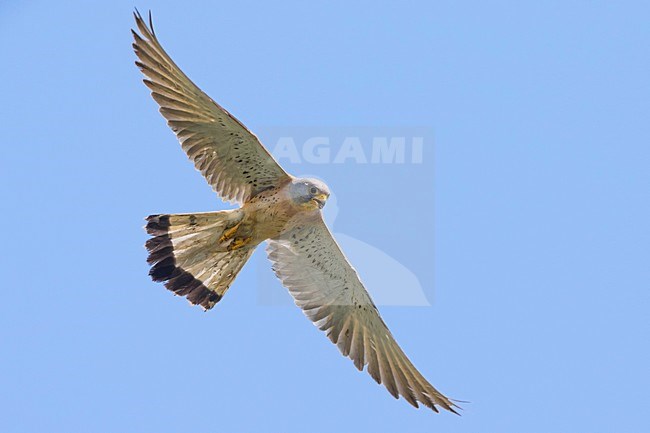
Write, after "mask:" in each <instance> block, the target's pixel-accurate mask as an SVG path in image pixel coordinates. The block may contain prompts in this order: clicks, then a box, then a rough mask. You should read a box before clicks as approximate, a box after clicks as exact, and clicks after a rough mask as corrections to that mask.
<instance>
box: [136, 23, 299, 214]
mask: <svg viewBox="0 0 650 433" xmlns="http://www.w3.org/2000/svg"><path fill="white" fill-rule="evenodd" d="M134 15H135V22H136V24H137V26H138V30H139V31H140V33H141V34H142V36H141V35H139V34H138V33H136V32H135V31H133V30H132V31H131V32H132V33H133V38H134V39H135V42H134V44H133V49H134V50H135V53H136V55H137V56H138V59H139V60H138V61H136V62H135V63H136V65H137V66H138V67H139V68H140V69H141V70H142V72H143V73H144V75H145V76H146V77H147V78H146V79H145V80H144V83H145V84H146V85H147V87H149V89H151V96H153V98H154V99H155V100H156V102H157V103H158V105H160V113H161V114H162V115H163V116H164V117H165V119H167V123H168V125H169V126H170V127H171V129H172V130H173V131H174V132H175V133H176V136H177V137H178V139H179V141H180V142H181V146H182V147H183V150H184V151H185V153H187V155H188V156H189V157H190V159H191V160H192V161H193V162H194V165H195V167H196V168H197V169H198V170H199V171H200V172H201V174H203V176H204V177H205V178H206V179H207V181H208V183H209V184H210V185H211V186H212V188H213V189H214V190H215V191H216V192H217V194H219V195H220V196H221V197H222V198H223V199H224V200H227V201H237V202H239V203H243V202H245V201H246V200H248V199H249V198H251V197H253V196H255V195H256V194H257V193H258V192H260V191H263V190H265V189H268V188H270V187H273V186H278V185H280V184H282V183H283V182H286V181H288V180H289V175H288V174H287V173H286V172H285V171H284V170H283V169H282V167H280V165H279V164H278V163H277V162H276V161H275V160H274V159H273V157H272V156H271V154H269V152H268V151H267V150H266V149H265V148H264V146H262V144H261V143H260V141H259V140H258V139H257V137H256V136H255V135H254V134H253V133H252V132H250V131H249V130H248V129H247V128H246V127H245V126H244V125H243V124H242V123H241V122H240V121H239V120H237V119H235V118H234V117H233V116H232V115H231V114H230V113H228V112H227V111H226V110H225V109H223V108H222V107H221V106H220V105H219V104H217V103H216V102H214V101H213V100H212V99H210V97H208V95H206V94H205V93H203V92H202V91H201V89H199V88H198V87H197V86H196V85H195V84H194V83H193V82H192V81H191V80H190V79H189V78H187V76H186V75H185V74H184V73H183V71H181V70H180V68H179V67H178V66H176V64H175V63H174V62H173V61H172V59H171V58H170V57H169V56H168V55H167V53H166V52H165V50H163V48H162V46H161V45H160V43H159V42H158V39H157V38H156V35H155V33H154V31H153V25H152V23H151V15H150V16H149V27H148V26H147V25H146V24H145V22H144V21H143V19H142V17H141V16H140V14H139V13H137V12H136V13H135V14H134Z"/></svg>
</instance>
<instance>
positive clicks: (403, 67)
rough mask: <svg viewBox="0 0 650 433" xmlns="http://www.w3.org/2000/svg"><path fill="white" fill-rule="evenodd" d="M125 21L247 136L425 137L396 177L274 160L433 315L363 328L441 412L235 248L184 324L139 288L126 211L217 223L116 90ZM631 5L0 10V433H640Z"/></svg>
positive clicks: (642, 379)
mask: <svg viewBox="0 0 650 433" xmlns="http://www.w3.org/2000/svg"><path fill="white" fill-rule="evenodd" d="M133 6H137V7H139V8H140V10H141V11H146V10H147V9H152V10H153V12H154V19H155V26H156V30H157V33H158V35H159V37H160V39H161V41H162V43H163V45H164V46H165V47H166V49H167V50H168V51H169V52H170V54H171V55H172V57H174V59H175V60H176V61H177V63H178V64H179V65H180V66H181V67H182V68H183V69H184V70H185V71H186V73H188V75H190V77H191V78H192V79H193V80H194V81H195V82H197V83H198V84H199V85H200V86H201V87H202V88H203V89H204V90H205V91H206V92H207V93H209V94H210V95H211V96H212V97H213V98H214V99H215V100H217V101H219V102H220V103H222V104H223V105H224V106H225V107H226V108H228V109H229V110H230V111H231V112H233V113H234V114H235V115H236V116H238V117H239V118H240V119H241V120H242V121H244V122H245V123H246V124H247V125H248V126H249V127H250V128H251V129H252V130H254V131H258V132H259V133H260V136H261V137H262V138H263V139H264V140H265V141H273V140H274V139H275V138H277V135H273V134H274V132H273V131H277V130H278V129H277V128H280V129H281V130H282V131H288V132H286V134H291V133H292V132H291V131H305V130H307V131H309V132H310V133H311V134H318V133H319V131H326V133H327V134H331V135H332V136H334V135H336V131H362V132H360V133H359V134H360V135H363V136H364V137H368V136H370V135H372V132H370V133H368V132H367V131H368V130H370V131H382V129H381V128H394V129H395V130H399V131H404V134H405V135H408V134H411V133H413V131H416V130H419V129H418V128H427V130H428V131H432V132H431V133H430V134H429V135H427V141H426V143H427V147H426V149H425V154H424V156H425V159H424V162H423V163H422V164H419V165H414V164H403V165H399V164H384V165H379V166H372V165H370V164H366V165H364V164H358V163H356V162H354V161H346V162H345V163H344V164H307V163H304V162H303V163H293V164H292V163H291V162H290V161H283V164H284V163H286V166H287V168H288V169H289V170H290V171H292V172H294V173H296V174H303V173H308V174H314V175H318V176H320V177H322V178H323V179H325V180H326V181H327V182H328V184H329V185H330V187H331V188H332V190H333V191H334V192H335V194H336V197H337V206H338V214H337V216H336V223H335V226H336V227H335V232H338V233H342V234H344V235H346V236H348V237H350V238H353V240H355V241H359V242H363V243H364V244H367V245H370V246H372V248H376V249H377V250H379V251H381V252H384V253H385V254H387V255H389V256H390V257H391V258H393V259H394V260H395V261H396V262H398V263H400V264H403V265H404V266H405V267H407V268H408V270H409V272H412V273H413V274H414V275H416V276H417V278H418V279H419V283H420V285H421V287H422V290H423V292H424V294H425V295H426V297H427V299H428V300H429V302H430V303H431V306H429V307H414V306H400V307H397V306H385V307H382V313H383V316H384V318H385V320H386V322H387V323H388V324H389V326H390V327H391V329H392V331H393V333H394V334H395V336H396V338H397V340H398V341H399V342H400V344H401V345H402V347H403V348H404V350H405V351H406V352H407V353H408V354H409V356H410V357H411V359H412V360H413V362H414V363H415V365H416V366H418V368H419V369H420V370H421V371H422V373H423V374H424V375H425V376H426V377H427V378H428V379H429V380H430V381H431V382H432V383H433V384H434V385H435V386H436V387H438V388H439V389H440V390H442V391H444V392H445V393H446V394H448V395H450V396H451V397H455V398H458V399H461V400H469V401H470V402H471V403H468V404H464V405H463V406H464V408H465V410H464V412H463V416H462V417H456V416H453V415H448V414H441V415H435V414H432V413H430V412H429V411H426V410H419V411H418V410H415V409H413V408H412V407H410V406H409V405H408V404H407V403H405V402H404V401H395V400H393V399H392V398H391V397H390V396H389V394H388V393H387V392H386V391H385V390H384V389H383V388H381V387H379V386H377V385H376V384H375V383H374V382H373V381H372V380H371V379H370V378H369V376H367V375H366V374H361V373H359V372H357V371H356V370H355V369H354V367H353V366H352V364H351V362H350V361H349V360H346V359H344V358H343V357H341V356H340V355H339V354H338V351H337V350H336V348H335V347H334V346H333V345H331V343H330V342H329V341H328V340H327V339H326V338H325V337H324V336H322V335H320V332H319V331H317V329H316V328H315V327H313V326H312V325H311V324H310V323H309V321H308V320H307V319H306V318H305V317H304V316H303V315H302V313H301V312H300V311H299V310H298V309H297V308H296V307H293V306H291V305H290V303H289V302H285V301H286V299H284V301H280V302H267V301H265V299H266V300H268V299H269V298H268V297H266V298H265V296H266V295H265V293H266V292H265V290H273V291H276V292H277V293H282V292H281V290H282V289H281V288H280V286H279V285H278V284H277V282H274V281H273V279H272V276H271V271H270V269H266V270H265V269H264V267H263V266H265V265H266V262H265V259H264V254H263V251H262V250H261V249H260V251H258V252H257V253H256V254H255V256H254V257H253V259H252V261H251V263H249V264H248V265H247V267H246V268H245V269H244V270H243V271H242V273H241V275H240V276H239V277H238V279H237V281H236V283H235V285H234V286H233V287H232V289H231V291H230V292H229V293H228V295H227V296H226V297H225V298H224V300H223V301H222V302H221V303H220V304H219V305H218V306H217V307H216V308H215V309H214V310H212V311H210V312H209V313H205V314H204V313H201V312H200V311H199V310H198V309H196V308H190V307H189V306H188V305H187V303H186V302H185V301H184V300H182V299H178V298H174V297H173V296H171V294H169V293H168V292H166V291H165V290H164V288H163V287H162V286H161V285H159V284H154V283H152V282H151V281H150V280H149V278H148V276H147V272H148V268H147V265H146V263H145V258H146V253H145V251H144V248H143V247H142V245H143V243H144V241H145V240H146V235H145V233H144V231H143V230H142V225H143V217H145V216H146V215H148V214H152V213H160V212H169V213H173V212H192V211H197V212H198V211H208V210H214V209H224V208H226V205H224V204H223V203H221V202H220V201H219V200H218V199H216V197H215V195H214V194H213V193H212V192H211V190H210V188H209V187H208V186H207V184H206V183H205V182H204V180H203V179H202V178H201V176H200V175H199V174H198V173H197V172H195V171H194V170H193V168H192V167H191V164H190V163H189V162H188V161H187V160H186V158H185V157H184V155H183V154H182V152H181V151H180V147H179V146H178V144H177V143H176V142H175V139H174V137H173V135H172V133H171V132H170V131H169V130H168V129H167V128H166V126H165V125H164V122H163V120H162V118H161V117H160V115H159V114H158V113H157V111H156V107H155V104H154V103H153V101H152V100H151V98H150V97H149V96H148V94H147V91H146V89H145V87H144V86H143V85H142V83H141V76H140V73H139V71H138V70H137V69H136V68H135V66H134V65H133V61H134V58H135V56H134V54H133V52H132V50H131V46H130V44H131V36H130V32H129V29H130V28H131V27H132V26H133V21H132V16H131V12H132V10H133ZM649 13H650V8H649V7H648V5H647V3H645V2H603V1H572V2H559V1H547V2H450V1H445V2H411V3H409V4H408V5H405V4H400V5H398V4H393V5H388V4H384V3H381V4H380V3H376V2H355V3H347V2H328V3H327V5H324V4H314V3H309V4H308V3H307V2H304V3H299V2H295V3H292V2H271V3H267V4H257V3H252V2H228V3H221V2H208V1H204V2H194V1H187V2H182V3H181V2H149V3H139V4H133V2H123V1H113V2H104V4H102V5H90V4H88V3H85V2H44V1H33V2H17V1H11V0H10V1H4V2H3V3H2V4H0V54H1V56H2V59H3V60H2V64H3V67H2V68H1V70H0V76H1V77H2V79H1V80H0V91H1V94H2V101H3V103H2V104H1V108H0V110H1V112H2V118H3V125H4V128H3V132H2V143H3V145H2V146H0V197H2V200H1V203H2V211H3V212H2V215H3V216H2V220H1V221H2V225H3V227H4V229H5V230H4V234H3V238H2V240H3V243H4V248H3V250H4V253H3V254H2V261H1V263H2V265H1V266H2V270H3V280H2V295H3V299H2V303H1V304H0V371H1V372H2V374H0V390H1V391H0V430H2V431H3V432H5V431H6V432H42V431H62V432H63V431H65V432H71V431H83V432H106V431H157V432H167V431H169V432H173V431H197V432H203V431H205V432H213V431H228V432H231V431H232V432H237V431H242V432H260V431H282V432H293V431H296V432H297V431H300V432H302V431H314V432H320V431H323V432H325V431H333V430H335V429H336V430H340V431H355V430H356V431H387V432H389V431H408V432H425V431H426V432H430V431H445V432H472V433H475V432H479V431H488V432H522V431H525V432H565V431H566V432H575V431H585V432H586V431H588V432H646V431H648V430H650V422H649V421H648V417H647V409H648V407H650V391H649V390H650V373H649V370H648V367H647V366H648V365H650V350H649V349H648V337H649V333H650V318H649V317H650V314H649V311H650V294H649V293H650V291H649V289H650V266H649V265H648V263H649V258H650V251H649V247H648V246H649V245H650V228H649V223H648V222H649V221H650V170H649V168H650V122H649V121H648V119H649V118H650V84H649V83H650V82H649V81H648V77H649V76H650V57H649V55H648V49H647V48H648V46H649V45H650V27H648V25H647V16H648V14H649ZM274 128H275V129H274ZM346 128H347V129H346ZM363 131H365V132H363ZM301 133H302V132H296V136H299V135H300V134H301ZM352 134H353V133H352ZM364 134H365V135H364ZM379 134H381V133H379ZM333 141H334V144H332V146H333V147H334V148H335V147H336V146H338V145H339V143H338V141H336V140H333ZM400 191H401V192H402V193H399V192H400ZM360 251H361V253H363V247H362V250H360ZM361 255H362V256H363V254H361ZM351 256H352V254H351ZM370 264H372V263H370ZM366 265H367V264H366ZM370 271H372V266H371V267H370ZM265 272H266V273H265ZM377 272H378V275H380V276H381V275H386V270H385V269H377ZM382 272H383V273H382ZM386 281H387V284H386V286H392V285H395V286H396V287H393V288H392V289H393V290H400V287H397V286H398V285H397V284H396V283H395V282H394V281H391V280H386ZM382 290H386V289H382ZM387 290H391V287H387ZM276 292H274V293H276ZM274 296H275V295H274ZM280 296H281V295H280ZM281 299H282V298H281Z"/></svg>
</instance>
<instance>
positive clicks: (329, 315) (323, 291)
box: [267, 212, 458, 413]
mask: <svg viewBox="0 0 650 433" xmlns="http://www.w3.org/2000/svg"><path fill="white" fill-rule="evenodd" d="M292 226H293V227H292V228H291V229H290V230H289V231H288V232H286V233H285V234H283V235H282V236H281V237H280V238H277V239H272V240H270V241H269V247H268V249H267V251H268V255H269V259H270V260H271V261H272V262H273V270H274V271H275V273H276V275H277V276H278V278H279V279H280V280H281V281H282V283H283V284H284V285H285V286H286V287H287V288H288V289H289V292H291V295H292V296H293V297H294V299H295V301H296V304H297V305H298V306H299V307H300V308H302V309H303V311H304V313H305V315H306V316H307V317H309V318H310V319H311V320H312V321H313V322H314V323H315V324H316V326H318V327H319V328H320V329H321V330H322V331H325V332H326V333H327V336H328V337H329V339H330V340H331V341H332V342H333V343H334V344H336V345H337V346H338V348H339V350H340V351H341V353H343V355H344V356H347V357H349V358H350V359H352V361H353V362H354V365H355V366H356V367H357V368H358V369H359V370H363V368H364V366H365V365H367V366H368V373H369V374H370V375H371V376H372V377H373V379H375V380H376V381H377V383H383V384H384V386H385V387H386V388H387V389H388V391H389V392H390V393H391V394H392V395H393V396H394V397H395V398H399V396H400V395H401V396H402V397H404V398H405V399H406V400H407V401H408V402H409V403H411V404H412V405H413V406H415V407H418V402H420V403H422V404H424V405H425V406H427V407H429V408H431V409H433V410H434V411H436V412H438V409H437V407H436V406H440V407H442V408H444V409H447V410H449V411H451V412H454V413H457V412H456V411H455V410H454V408H455V407H458V406H456V405H455V404H454V403H453V402H452V401H451V400H449V399H448V398H447V397H445V396H444V395H442V394H441V393H440V392H439V391H438V390H436V389H435V388H434V387H433V386H432V385H431V384H430V383H429V382H427V380H426V379H425V378H424V377H423V376H422V375H421V374H420V372H419V371H418V370H417V369H416V368H415V367H414V366H413V364H411V361H409V359H408V358H407V357H406V355H405V354H404V352H403V351H402V349H401V348H400V347H399V346H398V344H397V342H396V341H395V339H394V338H393V336H392V334H391V333H390V331H389V330H388V328H387V327H386V324H385V323H384V321H383V320H382V319H381V317H380V316H379V312H378V311H377V307H375V304H374V303H373V302H372V299H370V295H369V294H368V292H367V291H366V289H365V288H364V286H363V284H362V283H361V281H360V280H359V276H358V275H357V273H356V271H355V270H354V268H352V266H351V265H350V263H349V262H348V261H347V259H346V258H345V255H344V254H343V252H342V251H341V249H340V248H339V246H338V245H337V243H336V241H335V240H334V238H333V237H332V235H331V233H330V232H329V230H328V229H327V226H326V225H325V223H324V222H323V219H322V216H321V215H320V212H318V213H314V214H311V215H303V216H301V217H299V219H297V220H295V221H293V222H292Z"/></svg>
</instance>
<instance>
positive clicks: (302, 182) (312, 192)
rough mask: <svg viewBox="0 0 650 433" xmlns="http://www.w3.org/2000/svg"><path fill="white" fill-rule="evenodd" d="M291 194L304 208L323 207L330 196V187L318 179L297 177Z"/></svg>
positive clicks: (290, 190)
mask: <svg viewBox="0 0 650 433" xmlns="http://www.w3.org/2000/svg"><path fill="white" fill-rule="evenodd" d="M289 194H290V195H291V199H292V200H293V202H294V203H296V204H297V205H299V206H300V207H302V208H304V209H309V210H314V209H322V208H323V207H324V206H325V202H327V199H328V198H329V196H330V189H329V188H328V187H327V185H325V184H324V183H323V182H321V181H320V180H318V179H295V180H294V181H293V182H291V186H290V189H289Z"/></svg>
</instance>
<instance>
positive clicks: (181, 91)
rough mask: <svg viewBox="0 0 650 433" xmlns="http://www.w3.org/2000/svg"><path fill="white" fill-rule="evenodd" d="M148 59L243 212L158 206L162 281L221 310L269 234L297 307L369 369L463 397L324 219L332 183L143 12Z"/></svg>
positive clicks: (208, 173) (200, 151)
mask: <svg viewBox="0 0 650 433" xmlns="http://www.w3.org/2000/svg"><path fill="white" fill-rule="evenodd" d="M134 16H135V21H136V25H137V29H138V31H139V33H138V32H136V31H134V30H132V33H133V38H134V39H135V41H134V43H133V49H134V50H135V53H136V55H137V57H138V60H137V61H136V65H137V66H138V67H139V68H140V70H141V71H142V72H143V74H144V75H145V79H144V83H145V85H146V86H147V87H148V88H149V89H150V90H151V96H152V97H153V99H154V100H155V101H156V102H157V103H158V105H159V106H160V113H161V114H162V115H163V117H164V118H165V119H166V120H167V124H168V125H169V126H170V128H171V129H172V131H174V133H175V134H176V136H177V138H178V140H179V141H180V143H181V146H182V148H183V150H184V151H185V153H187V155H188V156H189V158H190V159H191V160H192V162H193V163H194V166H195V167H196V168H197V169H198V170H199V171H200V172H201V174H202V175H203V176H204V177H205V178H206V180H207V181H208V183H209V184H210V185H211V186H212V188H213V189H214V191H215V192H216V193H217V194H218V195H220V196H221V197H222V199H224V200H226V201H229V202H235V203H238V204H240V205H241V207H240V208H238V209H233V210H226V211H220V212H205V213H194V214H171V215H151V216H149V217H147V218H146V221H147V225H146V230H147V233H148V234H149V235H151V238H150V239H149V240H147V243H146V248H147V250H148V253H149V256H148V258H147V262H148V263H149V264H150V265H151V271H150V272H149V275H150V276H151V278H152V279H153V280H154V281H157V282H164V284H165V287H166V288H167V289H169V290H170V291H172V292H174V293H175V294H176V295H178V296H183V297H186V298H187V300H188V301H189V302H190V303H191V304H193V305H200V306H201V307H203V309H205V310H206V311H207V310H210V309H211V308H212V307H214V306H215V304H217V303H218V302H219V301H220V300H221V298H223V296H224V295H225V293H226V291H228V288H229V287H230V285H231V284H232V283H233V281H234V280H235V277H236V276H237V274H238V273H239V271H240V270H241V269H242V267H243V266H244V264H245V263H246V261H247V260H248V259H249V258H250V257H251V255H252V254H253V251H254V250H255V248H256V247H257V246H258V245H259V244H260V243H262V242H263V241H266V242H267V243H268V247H267V252H268V257H269V259H270V260H271V262H272V264H273V265H272V268H273V271H274V272H275V274H276V275H277V277H278V278H279V279H280V281H281V282H282V284H283V285H284V286H285V287H286V288H287V289H288V290H289V292H290V293H291V295H292V296H293V298H294V299H295V302H296V305H298V307H300V308H301V309H302V310H303V312H304V313H305V315H306V316H307V317H308V318H309V319H311V320H312V321H313V322H314V324H315V325H316V326H317V327H318V328H320V329H321V330H322V331H325V333H326V334H327V336H328V337H329V339H330V340H331V341H332V343H334V344H336V345H337V346H338V348H339V350H340V351H341V353H342V354H343V355H344V356H347V357H349V358H350V359H351V360H352V361H353V363H354V365H355V366H356V368H357V369H359V370H361V371H363V369H364V367H366V366H367V371H368V373H369V374H370V376H372V378H373V379H374V380H375V381H376V382H377V383H380V384H383V385H384V386H385V387H386V389H387V390H388V392H390V393H391V394H392V395H393V397H395V398H399V397H400V396H401V397H403V398H404V399H405V400H406V401H408V402H409V403H410V404H412V405H413V406H415V407H419V404H423V405H424V406H426V407H429V408H431V409H433V410H434V411H436V412H438V408H439V407H441V408H443V409H446V410H448V411H451V412H454V413H457V412H456V409H457V408H458V406H457V405H456V404H455V403H454V402H453V401H452V400H450V399H449V398H447V397H445V396H444V395H443V394H442V393H440V392H439V391H438V390H437V389H435V388H434V387H433V386H432V385H431V384H430V383H429V382H428V381H427V380H426V379H425V378H424V376H422V374H420V372H419V371H418V370H417V369H416V368H415V367H414V366H413V364H412V363H411V361H410V360H409V359H408V358H407V356H406V355H405V354H404V352H403V351H402V349H401V348H400V347H399V345H398V344H397V342H396V341H395V339H394V338H393V335H392V334H391V332H390V331H389V330H388V327H387V326H386V324H385V323H384V321H383V320H382V318H381V317H380V315H379V311H378V310H377V307H376V306H375V304H374V303H373V301H372V299H371V298H370V295H369V294H368V292H367V291H366V289H365V288H364V286H363V284H362V283H361V280H360V279H359V276H358V275H357V272H356V271H355V270H354V268H353V267H352V266H351V265H350V263H349V262H348V260H347V259H346V257H345V255H344V254H343V252H342V251H341V249H340V248H339V246H338V245H337V243H336V241H335V240H334V238H333V237H332V234H331V233H330V231H329V230H328V228H327V226H326V225H325V223H324V221H323V217H322V214H321V209H322V208H323V206H325V203H326V202H327V199H328V197H329V195H330V191H329V189H328V187H327V185H325V184H324V183H323V182H321V181H319V180H317V179H304V178H296V177H294V176H292V175H290V174H288V173H287V172H285V171H284V170H283V169H282V167H280V165H279V164H278V163H277V162H276V161H275V160H274V159H273V157H272V156H271V154H270V153H269V152H268V151H267V150H266V149H265V148H264V146H263V145H262V143H261V142H260V141H259V140H258V138H257V137H256V136H255V135H254V134H253V133H252V132H251V131H249V130H248V129H247V128H246V127H245V126H244V125H243V124H242V123H241V122H240V121H239V120H237V119H236V118H235V117H233V116H232V115H231V114H230V113H228V112H227V111H226V110H225V109H224V108H223V107H221V106H220V105H219V104H217V103H216V102H214V101H213V100H212V99H210V97H209V96H207V95H206V94H205V93H203V92H202V91H201V89H199V88H198V87H197V86H196V85H195V84H194V83H193V82H192V81H191V80H190V79H189V78H188V77H187V76H186V75H185V74H184V73H183V72H182V71H181V70H180V68H179V67H178V66H176V64H175V63H174V62H173V61H172V59H171V58H170V57H169V55H167V53H166V52H165V50H164V49H163V48H162V46H161V45H160V42H159V41H158V38H157V37H156V34H155V33H154V30H153V24H152V20H151V13H150V14H149V24H148V25H147V23H145V21H144V20H143V18H142V16H141V15H140V14H139V13H138V12H137V11H136V12H135V13H134Z"/></svg>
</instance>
